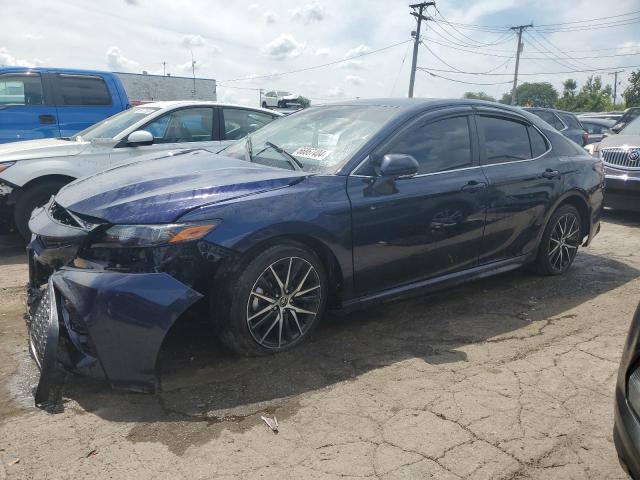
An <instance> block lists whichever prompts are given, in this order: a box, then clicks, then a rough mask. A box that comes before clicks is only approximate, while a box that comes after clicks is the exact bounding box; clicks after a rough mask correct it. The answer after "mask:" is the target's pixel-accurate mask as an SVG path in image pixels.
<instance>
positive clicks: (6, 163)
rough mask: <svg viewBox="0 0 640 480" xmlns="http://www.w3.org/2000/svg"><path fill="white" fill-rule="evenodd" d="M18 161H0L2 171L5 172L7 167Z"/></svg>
mask: <svg viewBox="0 0 640 480" xmlns="http://www.w3.org/2000/svg"><path fill="white" fill-rule="evenodd" d="M14 163H16V162H0V172H4V171H5V170H6V169H7V168H9V167H10V166H11V165H13V164H14Z"/></svg>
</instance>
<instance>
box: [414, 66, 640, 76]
mask: <svg viewBox="0 0 640 480" xmlns="http://www.w3.org/2000/svg"><path fill="white" fill-rule="evenodd" d="M418 68H422V67H418ZM616 68H622V69H634V68H640V65H620V66H616V67H608V68H592V69H583V70H565V71H560V72H524V73H523V72H520V73H519V74H518V75H566V74H567V73H589V72H609V71H612V70H613V69H616ZM429 70H433V71H434V72H444V73H460V74H464V75H487V76H506V75H511V74H510V73H483V72H460V71H456V70H445V69H438V68H431V67H429Z"/></svg>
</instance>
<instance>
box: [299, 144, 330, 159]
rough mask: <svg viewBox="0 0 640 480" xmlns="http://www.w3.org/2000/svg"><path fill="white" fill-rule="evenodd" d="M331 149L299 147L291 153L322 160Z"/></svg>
mask: <svg viewBox="0 0 640 480" xmlns="http://www.w3.org/2000/svg"><path fill="white" fill-rule="evenodd" d="M330 153H331V150H325V149H324V148H315V147H300V148H298V149H297V150H296V151H295V152H293V153H292V154H291V155H294V156H296V157H301V158H310V159H312V160H324V159H325V158H327V157H328V156H329V154H330Z"/></svg>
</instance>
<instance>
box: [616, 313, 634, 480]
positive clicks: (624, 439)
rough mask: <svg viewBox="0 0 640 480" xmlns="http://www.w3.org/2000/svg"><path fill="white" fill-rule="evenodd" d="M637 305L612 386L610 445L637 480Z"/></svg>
mask: <svg viewBox="0 0 640 480" xmlns="http://www.w3.org/2000/svg"><path fill="white" fill-rule="evenodd" d="M639 359H640V305H639V306H638V309H637V310H636V313H635V315H634V317H633V320H632V321H631V326H630V328H629V333H628V334H627V340H626V342H625V344H624V349H623V351H622V358H621V360H620V368H619V369H618V381H617V383H616V398H615V414H614V418H615V423H614V427H613V442H614V443H615V446H616V450H617V452H618V459H619V460H620V465H622V468H624V470H625V471H626V472H627V473H628V474H629V475H630V476H631V478H634V479H638V478H640V363H638V360H639Z"/></svg>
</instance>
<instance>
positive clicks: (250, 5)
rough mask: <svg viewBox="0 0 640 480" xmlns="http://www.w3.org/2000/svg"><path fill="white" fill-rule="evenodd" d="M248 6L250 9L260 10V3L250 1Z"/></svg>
mask: <svg viewBox="0 0 640 480" xmlns="http://www.w3.org/2000/svg"><path fill="white" fill-rule="evenodd" d="M247 8H248V9H249V10H260V5H258V4H257V3H250V4H249V6H248V7H247Z"/></svg>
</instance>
